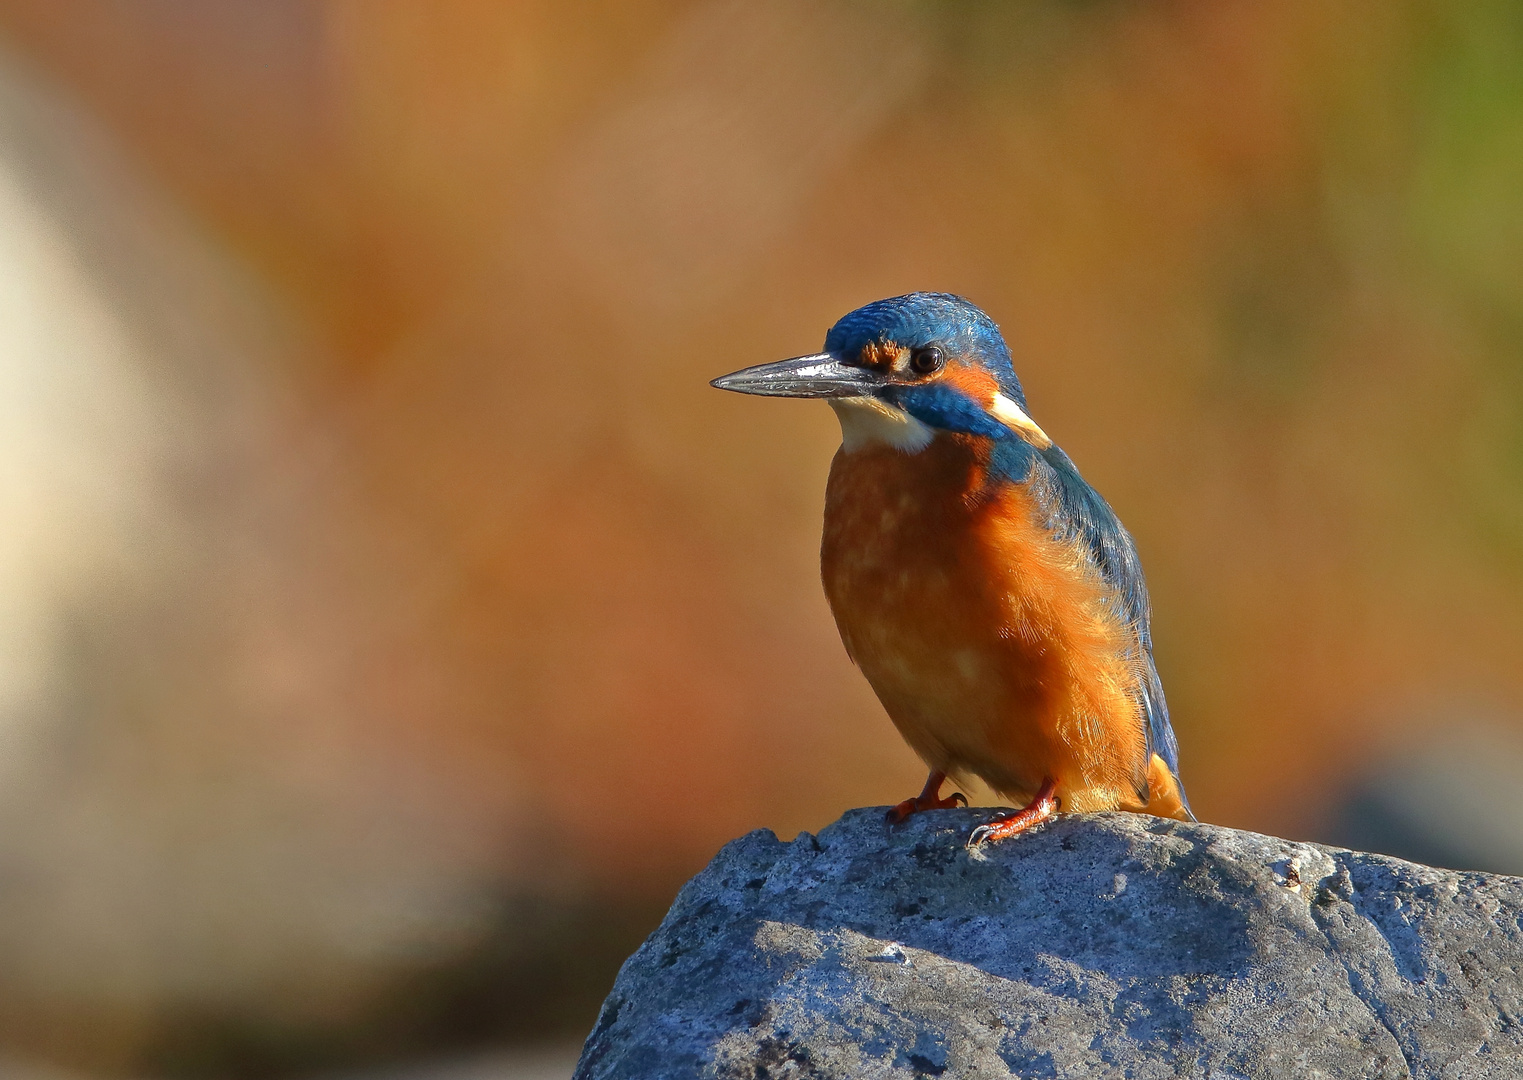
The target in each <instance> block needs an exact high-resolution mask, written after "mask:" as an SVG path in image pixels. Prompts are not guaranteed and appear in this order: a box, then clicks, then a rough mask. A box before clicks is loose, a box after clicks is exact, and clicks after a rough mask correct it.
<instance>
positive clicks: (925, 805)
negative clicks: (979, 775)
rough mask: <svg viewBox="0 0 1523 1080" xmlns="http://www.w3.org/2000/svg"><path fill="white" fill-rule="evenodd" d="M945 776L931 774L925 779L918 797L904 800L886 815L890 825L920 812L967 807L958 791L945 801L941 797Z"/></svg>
mask: <svg viewBox="0 0 1523 1080" xmlns="http://www.w3.org/2000/svg"><path fill="white" fill-rule="evenodd" d="M946 781H947V774H946V773H944V772H933V773H932V774H931V775H930V776H928V777H926V779H925V787H924V788H923V789H921V792H920V794H919V795H917V796H915V797H914V798H913V799H905V800H904V801H903V802H902V803H900V804H899V805H898V806H896V807H894V808H893V809H891V810H890V811H889V812H888V813H887V815H885V816H886V817H887V818H888V823H889V824H890V825H897V824H899V823H900V822H901V821H903V820H904V819H905V818H907V817H909V816H910V815H911V814H918V813H920V811H922V810H950V809H952V807H954V806H956V805H958V804H959V803H961V804H962V805H963V806H967V805H968V797H967V796H966V795H964V794H963V793H962V792H960V791H954V792H952V794H950V795H948V796H947V797H946V798H945V799H943V798H942V797H941V785H942V784H944V783H946Z"/></svg>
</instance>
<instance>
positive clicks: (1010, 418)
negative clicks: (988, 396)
mask: <svg viewBox="0 0 1523 1080" xmlns="http://www.w3.org/2000/svg"><path fill="white" fill-rule="evenodd" d="M989 411H990V412H991V413H993V414H994V416H995V417H996V418H997V419H998V420H999V421H1000V423H1002V424H1004V425H1005V426H1006V427H1007V428H1010V429H1011V430H1012V431H1014V432H1016V433H1017V434H1019V435H1021V436H1022V437H1024V438H1025V440H1026V441H1027V442H1029V443H1031V445H1033V446H1035V447H1036V448H1037V449H1038V450H1046V449H1047V448H1048V447H1049V446H1051V445H1052V440H1051V439H1049V438H1048V437H1047V432H1045V431H1043V430H1042V429H1041V428H1039V427H1037V425H1036V421H1035V420H1033V419H1031V417H1029V416H1027V415H1026V410H1025V409H1023V408H1021V407H1020V406H1019V405H1017V404H1016V403H1015V402H1014V401H1012V400H1011V399H1010V398H1007V397H1006V396H1005V395H1004V394H1001V393H999V392H998V391H996V392H995V394H994V400H993V401H991V402H990V403H989Z"/></svg>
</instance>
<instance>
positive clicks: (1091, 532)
mask: <svg viewBox="0 0 1523 1080" xmlns="http://www.w3.org/2000/svg"><path fill="white" fill-rule="evenodd" d="M995 447H996V449H995V456H994V462H993V465H994V471H995V472H996V473H998V474H999V475H1001V476H1002V477H1004V478H1006V479H1009V480H1013V481H1016V482H1018V483H1019V482H1025V483H1027V484H1029V485H1031V487H1032V489H1033V490H1034V492H1035V494H1036V496H1037V498H1038V501H1039V502H1040V503H1041V505H1043V506H1045V507H1046V508H1047V512H1048V524H1049V526H1050V527H1051V528H1052V530H1053V531H1054V532H1055V533H1058V534H1059V535H1067V536H1073V535H1077V536H1079V537H1081V538H1082V539H1083V540H1084V543H1085V545H1086V546H1087V547H1088V548H1089V551H1090V554H1091V556H1092V557H1093V558H1094V560H1095V565H1096V567H1097V568H1098V569H1099V571H1100V575H1101V577H1102V578H1104V579H1105V581H1106V582H1107V583H1108V584H1109V585H1110V586H1111V588H1113V589H1114V590H1115V594H1116V597H1117V602H1118V603H1119V604H1120V605H1121V609H1122V614H1123V615H1124V616H1125V618H1126V620H1127V622H1128V623H1130V624H1131V625H1132V626H1133V627H1135V628H1136V633H1137V640H1138V646H1139V649H1140V652H1141V654H1142V660H1143V670H1144V675H1143V678H1142V680H1141V685H1140V686H1139V687H1138V688H1137V693H1138V696H1139V697H1140V698H1141V700H1142V705H1143V708H1144V710H1145V711H1146V714H1147V735H1148V752H1149V753H1150V754H1157V755H1158V756H1159V757H1161V758H1163V760H1164V762H1165V763H1166V764H1167V765H1168V766H1169V771H1170V772H1171V773H1173V774H1174V779H1175V780H1176V781H1177V780H1178V779H1179V742H1178V740H1177V739H1176V738H1175V737H1174V728H1173V726H1172V725H1171V724H1170V723H1169V706H1168V703H1167V702H1166V701H1165V700H1164V697H1163V684H1162V683H1161V682H1160V681H1159V679H1158V669H1157V668H1156V667H1155V666H1154V664H1153V629H1152V609H1151V607H1150V606H1149V604H1148V587H1147V583H1146V582H1145V581H1144V580H1143V577H1142V563H1141V561H1140V560H1139V559H1138V558H1137V545H1136V544H1135V543H1133V541H1132V536H1131V533H1129V532H1127V531H1126V528H1125V527H1124V526H1123V525H1122V524H1121V522H1120V520H1119V519H1118V518H1117V517H1116V512H1115V511H1114V510H1112V509H1111V508H1110V504H1109V503H1107V502H1106V501H1105V500H1104V499H1103V498H1101V497H1100V493H1099V492H1097V491H1096V490H1095V489H1094V488H1092V487H1090V486H1089V485H1088V484H1087V483H1085V482H1084V478H1083V477H1081V476H1080V475H1079V470H1078V469H1077V468H1075V467H1074V463H1073V462H1072V461H1071V460H1070V459H1069V457H1068V455H1067V454H1065V453H1063V451H1062V450H1060V449H1059V448H1058V447H1057V446H1050V447H1048V448H1047V449H1045V450H1037V449H1036V448H1035V447H1033V446H1031V445H1030V444H1029V443H1026V442H1024V441H1022V440H1019V439H1000V440H998V441H997V442H996V443H995ZM1146 764H1147V763H1146V761H1144V762H1143V766H1144V769H1145V768H1146ZM1144 776H1145V773H1144ZM1139 794H1141V795H1143V796H1144V797H1145V796H1146V794H1147V788H1146V781H1145V780H1144V781H1143V787H1142V788H1141V790H1140V791H1139ZM1179 794H1180V799H1181V800H1182V801H1184V804H1185V809H1186V810H1189V807H1190V803H1189V800H1188V799H1186V798H1185V794H1184V786H1183V785H1180V789H1179ZM1192 817H1193V814H1192Z"/></svg>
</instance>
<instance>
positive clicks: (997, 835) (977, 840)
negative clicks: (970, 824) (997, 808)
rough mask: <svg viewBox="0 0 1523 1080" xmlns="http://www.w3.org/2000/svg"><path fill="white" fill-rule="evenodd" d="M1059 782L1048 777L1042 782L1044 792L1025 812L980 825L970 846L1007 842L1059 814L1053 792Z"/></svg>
mask: <svg viewBox="0 0 1523 1080" xmlns="http://www.w3.org/2000/svg"><path fill="white" fill-rule="evenodd" d="M1057 786H1058V785H1057V781H1055V780H1053V779H1052V778H1051V777H1048V778H1047V779H1046V780H1044V781H1042V790H1040V791H1038V792H1037V793H1036V798H1034V799H1032V800H1031V804H1030V805H1029V806H1027V807H1026V808H1025V809H1024V810H1017V811H1015V812H1014V813H1013V814H1006V815H1005V816H1004V817H1002V818H996V819H995V820H994V821H991V822H989V824H987V825H980V826H979V827H978V828H976V829H974V830H973V835H971V836H969V837H968V846H969V847H970V848H971V847H977V846H978V845H979V844H992V843H994V842H995V841H996V840H1005V839H1008V838H1009V837H1012V836H1017V835H1019V834H1020V833H1023V832H1025V831H1026V830H1027V829H1029V828H1031V827H1032V826H1033V825H1040V824H1041V823H1042V822H1044V821H1046V820H1047V819H1048V818H1050V817H1052V816H1053V815H1054V814H1056V813H1057V812H1058V800H1057V796H1055V795H1054V794H1053V792H1054V791H1055V790H1056V789H1057Z"/></svg>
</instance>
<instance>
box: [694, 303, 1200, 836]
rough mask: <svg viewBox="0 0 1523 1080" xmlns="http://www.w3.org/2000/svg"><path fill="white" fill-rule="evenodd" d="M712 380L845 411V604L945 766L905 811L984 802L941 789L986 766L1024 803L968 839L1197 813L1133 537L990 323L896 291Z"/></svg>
mask: <svg viewBox="0 0 1523 1080" xmlns="http://www.w3.org/2000/svg"><path fill="white" fill-rule="evenodd" d="M711 385H713V386H715V387H718V388H719V389H722V390H730V391H735V392H738V393H742V394H756V395H762V396H768V397H790V398H820V399H823V400H825V401H826V402H828V403H829V405H830V406H831V407H832V408H833V409H834V410H835V414H836V417H837V418H838V419H839V421H840V426H841V445H840V448H839V449H838V450H837V451H836V454H835V457H834V459H833V460H832V462H831V466H830V476H829V479H828V481H827V483H826V489H825V514H824V529H823V534H822V538H821V545H820V568H821V578H822V581H823V583H824V587H825V594H826V598H827V599H828V601H829V603H830V609H831V613H832V614H833V615H834V617H835V622H836V626H837V628H838V629H839V631H840V635H841V641H842V643H843V644H844V645H845V646H846V652H847V654H848V656H849V657H850V658H851V660H852V661H853V662H854V663H855V664H856V666H857V667H858V668H859V669H860V670H861V672H862V674H863V675H864V676H865V677H866V678H867V681H868V683H869V684H871V686H872V688H873V691H874V692H875V693H876V694H877V697H878V700H879V701H880V702H881V703H882V705H883V708H884V710H885V711H886V712H887V713H888V716H889V719H890V720H892V721H893V724H894V726H895V727H896V728H897V729H898V731H899V733H900V734H901V735H902V736H903V738H904V740H905V741H906V742H907V743H908V744H909V746H910V747H911V749H913V750H914V751H915V753H916V754H917V755H918V756H919V757H920V759H921V760H922V761H923V762H924V763H925V765H926V766H927V768H928V769H929V770H930V775H929V776H928V777H927V779H926V783H925V787H924V789H923V790H922V791H921V793H920V794H919V795H918V796H916V797H914V798H911V799H906V800H904V801H903V802H901V803H899V804H898V805H896V806H894V807H892V808H891V809H890V810H889V811H888V819H889V821H890V822H894V823H897V822H901V821H903V820H904V819H906V818H907V817H909V816H910V815H911V814H915V813H919V812H922V811H927V810H936V809H948V808H951V807H955V806H957V805H959V804H961V805H967V799H966V797H965V796H963V795H962V794H961V793H960V792H955V791H954V792H953V793H952V794H951V795H948V796H946V797H943V796H942V795H941V791H942V788H943V786H944V785H945V783H946V782H947V780H948V779H949V778H951V779H952V780H953V782H954V784H955V783H960V782H965V781H966V780H967V779H968V778H969V777H978V778H979V779H981V780H983V781H984V782H985V783H986V784H987V785H988V786H989V787H990V788H991V789H993V790H994V791H995V792H997V793H999V794H1000V795H1001V796H1003V797H1005V798H1008V799H1010V800H1011V801H1012V802H1013V803H1014V805H1016V806H1019V807H1020V809H1019V810H1015V811H1012V812H1008V813H1005V814H1002V815H1001V816H999V817H996V818H995V819H994V820H993V821H991V822H988V823H986V824H984V825H981V826H979V827H978V828H977V829H975V830H974V831H973V832H972V834H971V835H970V836H969V838H968V846H969V847H970V848H972V847H976V846H978V845H981V844H985V843H992V842H995V841H1000V840H1005V839H1008V838H1010V837H1013V836H1016V835H1019V834H1020V833H1023V832H1025V831H1026V830H1028V829H1031V828H1033V827H1034V826H1037V825H1039V824H1041V823H1043V822H1045V821H1047V820H1049V819H1050V818H1052V817H1053V816H1054V815H1055V814H1057V813H1058V812H1060V811H1061V812H1065V813H1067V812H1073V813H1081V812H1091V811H1102V810H1124V811H1132V812H1135V813H1145V814H1152V815H1155V816H1158V817H1164V818H1175V819H1178V820H1182V821H1194V820H1195V817H1194V814H1193V813H1192V812H1191V810H1190V803H1189V800H1188V799H1187V798H1186V796H1185V792H1184V787H1183V785H1182V784H1181V783H1180V779H1179V748H1178V742H1177V740H1176V738H1175V735H1174V730H1173V727H1172V725H1171V724H1170V722H1169V710H1168V706H1167V704H1166V703H1165V700H1164V695H1163V685H1162V683H1161V682H1160V680H1159V677H1158V670H1157V667H1156V665H1155V664H1154V661H1153V638H1152V626H1151V618H1152V616H1151V609H1150V606H1149V600H1148V592H1147V585H1146V583H1145V581H1144V579H1143V574H1142V567H1141V564H1140V562H1139V559H1138V556H1137V547H1136V544H1135V542H1134V541H1133V539H1132V537H1131V534H1130V533H1128V532H1127V531H1126V529H1125V528H1124V527H1123V526H1122V524H1121V522H1120V520H1119V519H1118V518H1117V517H1116V514H1115V512H1114V511H1113V510H1112V509H1111V507H1110V504H1108V503H1107V502H1106V501H1105V500H1104V499H1103V498H1102V497H1101V496H1100V494H1099V493H1098V492H1097V491H1095V489H1094V488H1092V487H1090V486H1089V484H1087V483H1086V482H1085V481H1084V479H1083V478H1082V477H1081V476H1080V475H1079V471H1078V469H1077V468H1076V467H1075V465H1074V463H1073V461H1072V460H1071V459H1070V458H1069V457H1068V455H1067V454H1065V453H1064V452H1063V451H1062V449H1060V448H1059V447H1058V445H1057V444H1056V443H1054V442H1053V441H1052V439H1051V438H1050V437H1049V436H1048V435H1047V433H1046V432H1045V431H1043V429H1042V428H1041V427H1039V426H1038V425H1037V423H1036V421H1034V420H1033V419H1032V418H1031V415H1030V413H1029V411H1028V406H1027V401H1026V394H1025V391H1024V389H1023V388H1022V386H1021V382H1020V379H1019V378H1018V377H1017V375H1016V372H1015V367H1014V363H1013V361H1012V358H1011V353H1010V349H1009V346H1008V345H1007V343H1006V341H1005V338H1004V335H1003V334H1002V333H1001V332H1000V329H999V327H998V325H997V324H996V323H995V322H994V320H993V319H991V318H990V317H989V316H988V315H987V314H985V313H984V312H983V311H982V310H981V309H980V308H978V307H977V306H976V305H974V304H973V303H972V302H971V301H969V300H967V299H964V298H963V297H961V296H956V295H953V294H950V293H939V292H914V293H909V294H907V295H904V296H895V297H889V298H887V299H883V300H877V301H874V302H873V303H870V304H867V305H865V306H863V307H860V308H858V309H856V310H855V311H852V312H850V313H849V314H847V315H845V316H843V317H842V318H841V319H840V320H838V321H837V322H836V323H835V325H834V326H832V327H831V328H830V330H829V331H828V332H827V334H826V336H825V345H824V349H823V351H821V352H818V353H810V354H807V355H803V356H796V357H792V358H790V359H787V360H780V361H776V362H773V363H766V364H759V365H756V366H753V367H747V368H744V369H742V370H740V371H736V372H733V373H731V374H729V375H724V376H721V377H719V378H717V379H714V380H712V383H711Z"/></svg>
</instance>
